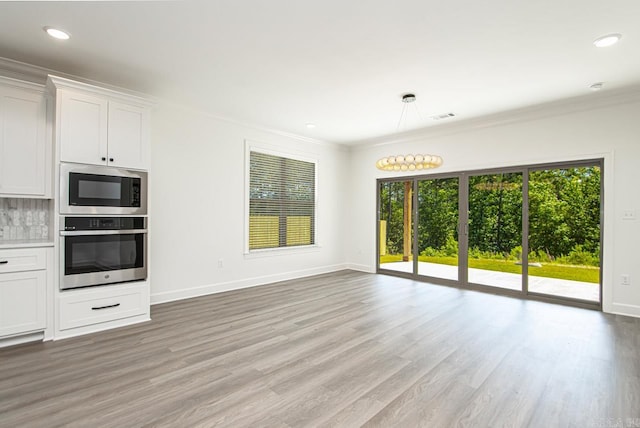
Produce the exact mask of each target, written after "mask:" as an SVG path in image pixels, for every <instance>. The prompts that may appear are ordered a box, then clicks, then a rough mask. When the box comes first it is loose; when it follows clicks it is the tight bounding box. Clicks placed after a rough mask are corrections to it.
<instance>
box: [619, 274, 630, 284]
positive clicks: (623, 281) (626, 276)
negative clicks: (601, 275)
mask: <svg viewBox="0 0 640 428" xmlns="http://www.w3.org/2000/svg"><path fill="white" fill-rule="evenodd" d="M620 284H622V285H631V276H630V275H629V274H626V273H625V274H622V275H620Z"/></svg>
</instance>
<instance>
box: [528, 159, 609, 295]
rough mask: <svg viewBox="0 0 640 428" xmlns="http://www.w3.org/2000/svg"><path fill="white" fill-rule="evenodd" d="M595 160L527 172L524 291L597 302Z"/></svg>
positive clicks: (597, 168) (598, 189)
mask: <svg viewBox="0 0 640 428" xmlns="http://www.w3.org/2000/svg"><path fill="white" fill-rule="evenodd" d="M601 193H602V192H601V180H600V166H599V165H589V164H587V165H583V166H576V167H569V168H544V169H537V170H533V171H531V172H530V173H529V276H528V278H529V287H528V289H529V292H531V293H537V294H542V295H547V296H555V297H563V298H569V299H577V300H584V301H590V302H599V301H600V234H601V233H600V232H601V231H600V210H601V198H602V196H601Z"/></svg>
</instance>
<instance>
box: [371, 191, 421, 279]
mask: <svg viewBox="0 0 640 428" xmlns="http://www.w3.org/2000/svg"><path fill="white" fill-rule="evenodd" d="M378 219H379V220H378V247H379V249H378V250H379V251H378V267H379V268H380V269H384V270H390V271H396V272H405V273H413V245H412V244H413V235H414V234H413V181H383V182H380V183H379V187H378Z"/></svg>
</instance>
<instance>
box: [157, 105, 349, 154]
mask: <svg viewBox="0 0 640 428" xmlns="http://www.w3.org/2000/svg"><path fill="white" fill-rule="evenodd" d="M158 102H161V103H162V104H166V105H169V106H172V107H173V108H177V109H181V110H184V111H187V112H193V113H198V114H201V115H203V116H205V117H208V118H211V119H214V120H219V121H221V122H226V123H230V124H233V125H236V126H242V127H244V128H249V129H253V130H254V131H260V132H266V133H268V134H272V135H278V136H280V137H285V138H290V139H292V140H296V141H301V142H305V143H309V144H315V145H318V146H322V147H328V148H332V149H336V150H340V151H344V152H348V151H349V147H348V146H346V145H344V144H340V143H334V142H332V141H325V140H318V139H315V138H311V137H305V136H303V135H298V134H294V133H291V132H286V131H280V130H278V129H273V128H269V127H266V126H262V125H257V124H255V123H250V122H245V121H242V120H239V119H235V118H232V117H227V116H222V115H219V114H215V113H211V112H209V111H206V110H201V109H198V108H196V107H191V106H188V105H185V104H180V103H176V102H174V101H171V100H169V99H159V100H158Z"/></svg>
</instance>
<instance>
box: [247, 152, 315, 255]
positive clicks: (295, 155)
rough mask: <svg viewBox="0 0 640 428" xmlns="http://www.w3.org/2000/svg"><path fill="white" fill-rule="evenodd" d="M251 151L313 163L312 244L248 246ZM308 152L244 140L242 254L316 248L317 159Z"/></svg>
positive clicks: (302, 250)
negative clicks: (253, 247) (268, 246)
mask: <svg viewBox="0 0 640 428" xmlns="http://www.w3.org/2000/svg"><path fill="white" fill-rule="evenodd" d="M251 152H256V153H260V154H265V155H271V156H278V157H282V158H286V159H292V160H297V161H303V162H308V163H311V164H313V168H314V194H313V221H312V224H311V227H312V228H313V244H308V245H293V246H289V247H287V246H284V247H271V248H257V249H250V248H249V217H250V215H251V214H250V205H251V191H250V187H251ZM311 156H312V155H311V154H310V153H302V152H293V151H284V150H282V149H281V148H279V147H278V148H276V147H273V146H271V145H268V144H261V143H257V142H255V141H250V140H245V160H244V165H245V167H244V170H245V178H244V193H245V196H244V201H245V203H244V254H245V255H246V256H249V255H251V256H253V255H270V254H277V253H291V252H306V251H309V250H310V249H311V250H314V249H316V248H318V247H319V246H320V245H319V244H318V242H319V233H318V170H319V168H318V165H319V161H318V159H317V158H315V157H311Z"/></svg>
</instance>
